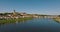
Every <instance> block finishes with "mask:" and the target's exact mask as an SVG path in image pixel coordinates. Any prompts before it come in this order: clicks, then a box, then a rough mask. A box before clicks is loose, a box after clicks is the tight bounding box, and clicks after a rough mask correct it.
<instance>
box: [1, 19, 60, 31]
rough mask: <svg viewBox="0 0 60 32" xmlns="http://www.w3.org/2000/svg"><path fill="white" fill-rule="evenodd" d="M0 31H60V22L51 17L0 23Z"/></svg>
mask: <svg viewBox="0 0 60 32" xmlns="http://www.w3.org/2000/svg"><path fill="white" fill-rule="evenodd" d="M0 32H60V23H58V22H56V21H54V20H53V19H49V18H34V19H32V20H27V21H21V22H18V21H16V23H9V24H0Z"/></svg>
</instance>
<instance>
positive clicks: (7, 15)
mask: <svg viewBox="0 0 60 32" xmlns="http://www.w3.org/2000/svg"><path fill="white" fill-rule="evenodd" d="M26 17H32V18H56V17H58V15H39V14H27V13H25V12H24V13H19V12H16V11H15V10H13V12H12V13H0V19H9V18H12V19H18V18H26Z"/></svg>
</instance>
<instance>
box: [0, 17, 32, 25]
mask: <svg viewBox="0 0 60 32" xmlns="http://www.w3.org/2000/svg"><path fill="white" fill-rule="evenodd" d="M30 19H32V18H19V19H3V20H0V24H4V23H14V22H16V21H19V22H21V21H23V20H24V21H26V20H30Z"/></svg>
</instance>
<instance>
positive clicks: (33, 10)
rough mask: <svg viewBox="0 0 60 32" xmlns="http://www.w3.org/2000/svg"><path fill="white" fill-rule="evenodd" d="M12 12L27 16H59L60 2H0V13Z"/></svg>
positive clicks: (14, 0)
mask: <svg viewBox="0 0 60 32" xmlns="http://www.w3.org/2000/svg"><path fill="white" fill-rule="evenodd" d="M13 10H16V11H17V12H26V13H29V14H46V15H60V0H0V13H2V12H3V13H4V12H13Z"/></svg>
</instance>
